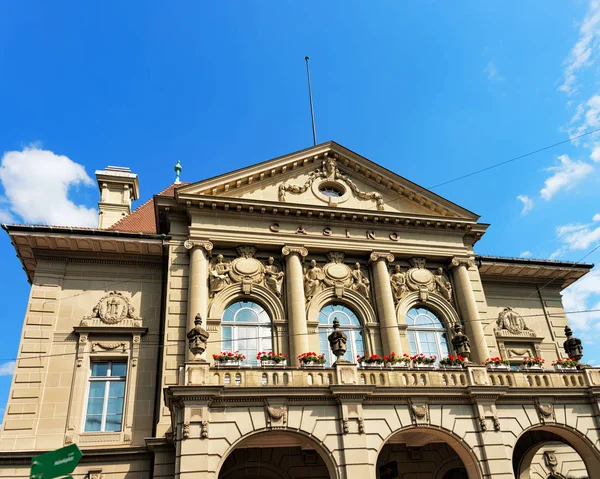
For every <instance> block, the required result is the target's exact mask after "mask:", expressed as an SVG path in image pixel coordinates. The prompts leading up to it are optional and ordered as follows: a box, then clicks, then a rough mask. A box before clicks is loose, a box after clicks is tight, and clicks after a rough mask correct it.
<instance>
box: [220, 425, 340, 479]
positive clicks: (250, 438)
mask: <svg viewBox="0 0 600 479" xmlns="http://www.w3.org/2000/svg"><path fill="white" fill-rule="evenodd" d="M267 435H271V436H273V437H272V440H273V439H275V441H274V442H279V443H283V441H277V440H276V438H285V437H292V438H297V439H298V440H300V441H301V442H303V443H305V444H310V445H311V446H313V447H314V449H315V451H316V453H317V454H318V455H319V456H320V457H321V459H322V460H323V462H324V463H325V466H326V467H327V471H328V473H329V477H330V479H341V475H340V472H339V466H338V464H337V462H336V460H335V458H334V457H333V454H331V452H330V451H329V449H328V448H327V446H325V444H324V443H323V442H321V441H320V440H319V439H317V438H316V437H315V436H313V435H311V434H308V433H306V432H304V431H302V430H294V431H290V430H284V429H280V430H277V431H274V430H272V429H264V428H263V429H257V430H255V431H252V432H249V433H248V434H245V435H242V436H240V437H239V438H238V439H237V440H236V441H234V442H233V443H231V444H230V445H229V447H228V448H227V449H226V450H225V451H224V453H223V455H222V456H221V458H220V461H219V464H218V465H217V469H216V473H217V474H216V476H215V477H217V478H218V477H219V474H220V473H221V469H222V468H223V465H224V464H225V461H226V460H227V458H228V457H229V456H230V455H231V454H232V453H233V452H234V451H235V450H236V449H239V448H244V447H249V446H250V445H252V444H253V442H254V441H255V440H256V439H257V438H259V436H262V437H266V436H267ZM281 477H285V476H281Z"/></svg>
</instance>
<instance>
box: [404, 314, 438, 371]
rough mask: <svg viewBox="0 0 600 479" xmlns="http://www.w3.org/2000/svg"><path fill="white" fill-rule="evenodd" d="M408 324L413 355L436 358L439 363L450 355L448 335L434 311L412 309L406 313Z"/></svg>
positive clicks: (407, 332) (407, 333)
mask: <svg viewBox="0 0 600 479" xmlns="http://www.w3.org/2000/svg"><path fill="white" fill-rule="evenodd" d="M406 324H407V326H408V328H407V330H406V335H407V336H408V344H409V346H410V354H411V355H414V354H424V355H425V356H436V357H437V359H438V361H439V360H440V359H442V358H445V357H446V356H447V355H448V352H449V348H448V333H447V332H446V328H445V327H444V324H443V323H442V321H441V320H440V318H438V317H437V316H436V314H435V313H434V312H433V311H430V310H429V309H427V308H423V307H414V308H411V309H410V310H409V311H408V313H406Z"/></svg>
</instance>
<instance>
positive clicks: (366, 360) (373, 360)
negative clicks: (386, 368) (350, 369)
mask: <svg viewBox="0 0 600 479" xmlns="http://www.w3.org/2000/svg"><path fill="white" fill-rule="evenodd" d="M356 359H357V360H358V362H359V363H361V364H383V361H384V359H383V358H382V357H381V356H377V354H371V355H368V354H365V355H364V356H361V355H360V354H357V355H356Z"/></svg>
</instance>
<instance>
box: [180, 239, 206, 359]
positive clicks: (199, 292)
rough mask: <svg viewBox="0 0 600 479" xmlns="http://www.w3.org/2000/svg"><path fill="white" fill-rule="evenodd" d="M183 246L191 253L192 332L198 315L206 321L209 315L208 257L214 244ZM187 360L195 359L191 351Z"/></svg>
mask: <svg viewBox="0 0 600 479" xmlns="http://www.w3.org/2000/svg"><path fill="white" fill-rule="evenodd" d="M183 246H185V248H186V249H187V250H189V252H190V270H189V277H188V309H187V325H186V331H190V330H191V329H192V328H194V318H195V317H196V315H197V314H199V315H200V316H201V317H202V319H203V320H204V321H205V320H206V315H207V313H208V311H207V307H208V255H209V254H210V252H211V251H212V249H213V244H212V243H211V242H210V241H206V240H188V241H186V242H185V243H183ZM186 349H187V348H186ZM187 359H188V361H191V360H193V359H194V355H193V354H192V353H191V351H189V350H188V352H187Z"/></svg>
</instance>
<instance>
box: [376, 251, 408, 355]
mask: <svg viewBox="0 0 600 479" xmlns="http://www.w3.org/2000/svg"><path fill="white" fill-rule="evenodd" d="M369 259H370V263H371V271H372V274H373V287H374V289H375V303H376V304H377V316H379V328H380V332H381V343H382V346H383V354H384V355H387V354H390V353H392V352H393V353H396V354H398V355H401V354H402V345H401V343H400V333H399V332H398V320H397V319H396V309H395V308H394V297H393V296H392V286H391V284H390V274H389V271H388V263H391V262H392V261H394V255H393V254H392V253H378V252H373V253H371V257H370V258H369Z"/></svg>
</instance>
